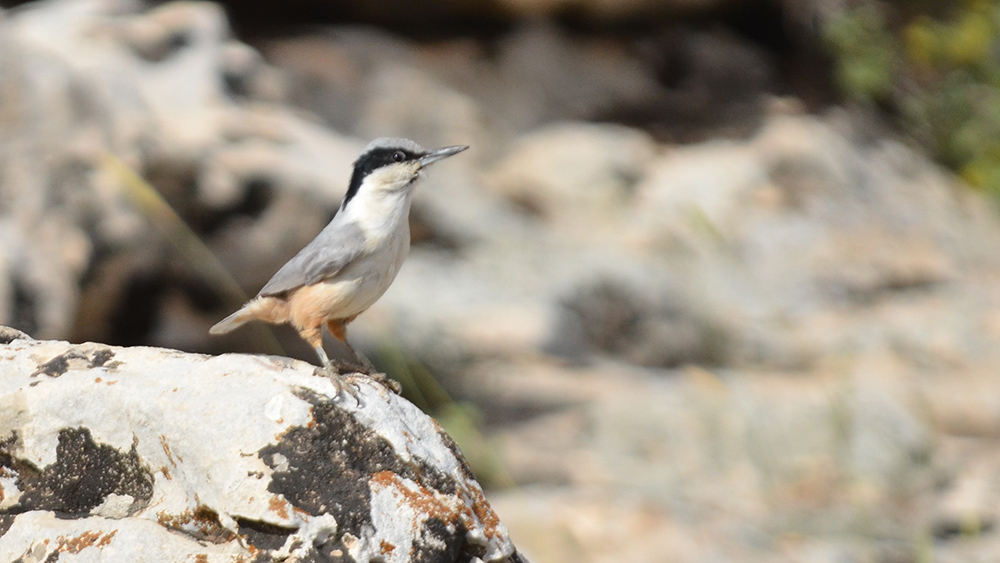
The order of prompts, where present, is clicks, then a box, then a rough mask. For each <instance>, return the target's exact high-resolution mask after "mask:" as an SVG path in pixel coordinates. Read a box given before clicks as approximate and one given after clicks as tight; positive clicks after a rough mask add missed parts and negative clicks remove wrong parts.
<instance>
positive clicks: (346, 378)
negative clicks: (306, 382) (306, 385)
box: [316, 360, 403, 403]
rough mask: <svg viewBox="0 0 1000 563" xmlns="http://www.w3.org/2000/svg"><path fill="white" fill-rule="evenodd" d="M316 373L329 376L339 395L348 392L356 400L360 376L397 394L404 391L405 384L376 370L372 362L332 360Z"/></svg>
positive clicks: (317, 369)
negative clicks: (361, 363) (357, 362)
mask: <svg viewBox="0 0 1000 563" xmlns="http://www.w3.org/2000/svg"><path fill="white" fill-rule="evenodd" d="M316 374H317V375H320V376H326V377H329V378H330V380H331V381H332V382H333V385H334V387H335V388H336V390H337V395H338V396H339V395H343V394H345V393H346V394H347V395H350V396H351V397H352V398H353V399H355V401H357V399H358V397H357V395H358V393H359V392H360V391H361V389H360V387H358V384H357V380H358V379H360V378H367V379H371V380H373V381H375V382H377V383H379V384H381V385H382V386H383V387H385V388H386V389H388V390H390V391H392V392H393V393H395V394H397V395H399V394H401V393H402V392H403V386H402V385H400V383H399V382H398V381H396V380H395V379H391V378H389V376H388V375H386V374H384V373H382V372H380V371H378V370H376V369H375V368H374V367H373V366H371V365H370V364H369V365H368V366H361V365H358V364H355V363H351V362H345V361H343V360H331V361H330V362H329V363H328V364H326V366H324V367H321V368H320V367H318V368H316ZM359 403H360V401H359Z"/></svg>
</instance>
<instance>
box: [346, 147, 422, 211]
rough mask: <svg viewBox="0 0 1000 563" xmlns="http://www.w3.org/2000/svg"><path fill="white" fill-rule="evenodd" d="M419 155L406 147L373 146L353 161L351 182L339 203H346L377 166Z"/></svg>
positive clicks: (410, 158)
mask: <svg viewBox="0 0 1000 563" xmlns="http://www.w3.org/2000/svg"><path fill="white" fill-rule="evenodd" d="M399 155H401V158H399V160H397V157H399ZM421 156H423V154H421V153H416V152H413V151H410V150H407V149H401V148H390V147H379V148H375V149H372V150H370V151H368V152H366V153H364V154H363V155H361V156H359V157H358V159H357V160H356V161H354V173H353V174H351V183H350V184H349V185H348V187H347V193H346V194H344V203H342V204H341V205H344V204H346V203H347V202H348V201H350V200H351V198H353V197H354V196H355V194H357V193H358V189H359V188H361V182H362V181H363V180H364V179H365V176H367V175H369V174H371V173H372V172H374V171H376V170H378V169H379V168H382V167H383V166H388V165H389V164H395V163H397V162H407V161H410V160H416V159H418V158H420V157H421Z"/></svg>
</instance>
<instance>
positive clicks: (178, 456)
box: [0, 334, 519, 562]
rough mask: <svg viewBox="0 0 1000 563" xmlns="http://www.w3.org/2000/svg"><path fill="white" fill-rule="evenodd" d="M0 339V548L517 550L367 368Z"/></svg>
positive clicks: (461, 554) (159, 557)
mask: <svg viewBox="0 0 1000 563" xmlns="http://www.w3.org/2000/svg"><path fill="white" fill-rule="evenodd" d="M7 339H8V340H9V341H8V342H7V343H5V344H3V345H2V346H0V373H2V374H3V375H2V377H0V410H2V412H3V413H4V415H3V417H2V418H0V560H4V561H14V560H19V561H56V560H58V561H95V560H97V559H96V558H98V557H99V558H100V560H101V561H122V562H124V561H129V562H133V561H151V562H152V561H168V560H169V561H180V560H197V561H219V562H222V561H227V562H231V561H317V560H323V561H326V560H331V561H338V560H350V561H359V562H367V561H382V562H405V561H442V562H443V561H470V560H482V561H517V560H519V559H517V558H518V557H519V556H517V554H516V551H515V550H514V547H513V544H512V543H511V541H510V539H509V537H508V535H507V530H506V528H505V527H504V525H503V524H502V523H501V522H500V521H499V519H498V518H497V515H496V514H495V513H494V512H493V510H492V509H491V508H490V506H489V504H488V503H487V502H486V500H485V498H484V496H483V491H482V489H481V488H480V486H479V484H478V483H477V482H476V481H475V478H474V477H473V476H472V473H471V472H470V470H469V467H468V465H467V464H466V463H465V461H464V459H463V458H462V456H461V453H460V452H459V451H458V449H457V447H456V446H455V444H454V442H452V441H451V439H450V438H449V437H448V436H447V435H445V434H444V433H443V432H442V431H441V429H440V427H438V425H437V424H436V423H435V422H434V421H433V420H432V419H431V418H429V417H427V416H426V415H424V414H423V413H421V412H420V411H419V410H418V409H417V408H416V407H414V406H413V405H412V404H411V403H409V402H407V401H406V400H404V399H402V398H400V397H398V396H396V395H395V394H393V393H391V392H389V391H388V390H387V389H385V388H384V387H382V386H381V385H379V384H377V383H374V382H372V381H371V380H370V379H367V378H363V377H358V378H357V379H353V380H352V382H353V383H354V386H355V387H354V388H355V389H356V393H355V396H354V398H351V397H348V396H346V395H340V396H338V395H337V393H336V390H335V388H334V386H333V384H332V382H331V381H330V380H329V379H328V378H325V377H322V376H319V375H314V374H313V369H312V367H311V366H308V365H306V364H304V363H302V362H298V361H294V360H286V359H282V358H275V357H267V356H259V357H251V356H238V355H226V356H219V357H206V356H199V355H192V354H183V353H180V352H175V351H171V350H163V349H156V348H117V347H108V346H103V345H99V344H80V345H71V344H68V343H65V342H58V341H34V340H30V339H26V338H19V337H18V335H16V334H7ZM355 399H356V400H355ZM98 554H99V555H98Z"/></svg>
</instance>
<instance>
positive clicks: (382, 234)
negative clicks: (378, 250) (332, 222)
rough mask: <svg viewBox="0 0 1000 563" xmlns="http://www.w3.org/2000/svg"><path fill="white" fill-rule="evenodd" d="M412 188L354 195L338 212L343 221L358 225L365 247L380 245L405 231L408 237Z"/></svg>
mask: <svg viewBox="0 0 1000 563" xmlns="http://www.w3.org/2000/svg"><path fill="white" fill-rule="evenodd" d="M412 194H413V190H412V188H409V187H408V188H406V189H402V190H397V191H393V192H381V193H375V194H364V195H362V194H358V196H355V197H354V198H353V199H351V201H350V203H349V204H348V205H347V206H346V207H344V209H343V210H341V212H342V213H345V214H346V215H347V217H345V218H346V219H348V220H350V221H351V222H352V223H354V224H356V225H358V227H360V228H361V230H362V231H364V233H365V238H366V239H367V240H368V241H369V245H372V244H381V242H382V241H385V240H386V239H388V238H390V237H398V236H400V233H403V232H405V234H406V236H407V239H408V238H409V228H410V225H409V217H410V199H411V197H412Z"/></svg>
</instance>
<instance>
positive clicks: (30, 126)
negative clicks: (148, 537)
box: [0, 0, 1000, 562]
mask: <svg viewBox="0 0 1000 563" xmlns="http://www.w3.org/2000/svg"><path fill="white" fill-rule="evenodd" d="M373 6H374V5H372V4H371V3H361V2H355V3H349V2H348V3H342V4H338V5H337V7H336V9H335V8H334V7H333V5H332V4H331V5H326V4H320V3H312V2H292V3H288V4H279V3H268V2H247V3H242V2H241V3H231V4H230V5H228V6H227V7H226V8H225V9H224V8H222V7H220V6H219V5H216V4H211V3H165V4H158V5H156V6H153V7H145V6H143V5H141V4H138V3H133V2H127V1H98V0H78V1H70V0H63V1H54V0H48V1H42V2H36V3H29V4H24V5H22V6H20V7H19V8H17V9H14V10H10V11H8V13H7V14H6V16H5V17H4V19H3V20H0V46H2V49H0V81H2V83H3V85H4V88H2V89H0V142H2V143H3V149H4V150H3V151H0V194H2V198H0V232H2V233H3V236H4V240H5V241H7V243H6V244H4V245H2V247H0V324H10V325H13V326H15V327H17V328H20V329H22V330H25V331H27V332H29V333H31V334H32V335H33V336H36V337H39V338H65V339H70V340H73V341H84V340H92V341H99V342H104V343H108V344H119V345H134V344H143V345H155V346H167V347H174V348H180V349H183V350H190V351H201V352H221V351H244V352H254V353H285V354H290V355H294V356H297V357H301V358H304V359H307V360H310V361H311V360H312V352H311V351H310V350H308V349H306V348H305V347H304V345H303V344H302V343H301V342H299V341H298V339H297V338H295V336H294V334H293V333H292V332H291V331H290V330H282V329H279V330H277V331H276V335H277V339H276V340H274V339H273V338H272V337H270V336H268V335H269V333H268V332H267V331H264V330H262V329H259V328H258V329H247V330H245V331H242V332H238V333H235V334H233V335H231V336H229V337H227V338H225V339H210V338H209V337H208V335H207V329H208V327H209V326H211V324H212V323H214V322H215V321H217V320H218V319H219V318H221V316H222V315H224V314H226V313H227V312H229V311H230V310H231V309H232V308H233V307H234V306H235V305H237V304H238V302H239V301H240V300H241V299H242V298H243V295H240V290H242V292H243V293H244V294H246V295H253V294H254V293H256V291H257V290H258V289H259V288H260V286H261V285H262V284H263V283H264V282H265V281H266V280H267V279H268V278H269V276H270V275H271V274H272V273H273V272H274V271H275V269H276V268H278V267H279V266H280V265H281V264H282V263H283V262H284V261H285V260H287V259H288V258H289V257H290V256H291V255H293V254H294V253H295V252H296V251H297V250H298V249H299V248H300V247H301V246H302V245H304V244H305V243H306V242H308V240H310V239H311V238H312V237H313V236H314V235H315V234H316V232H318V231H319V229H320V228H322V226H323V225H324V224H325V223H326V222H327V221H328V220H329V218H330V217H331V215H332V214H333V212H334V211H335V210H336V208H337V205H338V204H339V198H340V195H341V194H342V192H343V190H344V189H345V187H346V182H347V179H348V174H349V169H350V168H349V167H350V163H351V162H352V160H353V159H354V158H355V157H356V155H357V153H358V151H359V150H360V148H361V147H362V146H363V145H364V143H365V142H367V141H368V140H369V139H370V138H372V137H375V136H382V135H399V136H406V137H410V138H413V139H415V140H417V141H418V142H420V143H421V144H423V145H424V146H440V145H446V144H457V143H463V144H469V145H471V146H472V150H470V151H469V152H468V153H467V154H464V155H463V156H462V158H459V159H455V160H454V161H449V164H448V166H442V167H441V168H436V169H434V170H432V171H431V173H430V178H429V181H427V182H426V183H425V184H423V185H422V186H421V187H420V189H419V190H418V192H417V194H416V200H415V202H414V208H413V217H412V224H413V240H414V248H413V250H412V252H411V255H410V258H409V260H408V261H407V263H406V266H405V267H404V268H403V270H402V272H401V274H400V276H399V278H398V279H397V281H396V282H395V284H394V285H393V287H392V289H391V290H390V291H389V292H388V293H387V294H386V295H385V297H384V298H383V299H382V300H381V301H379V303H377V304H376V305H375V306H374V307H373V308H372V309H371V310H370V311H369V313H367V314H366V315H365V316H364V317H362V318H361V319H359V320H358V321H357V322H356V323H355V324H354V325H352V339H354V340H356V341H357V343H358V344H359V345H360V346H361V347H362V348H364V349H366V350H368V351H369V352H370V353H371V354H372V355H373V356H375V358H376V360H378V362H379V363H380V365H383V366H384V367H385V368H386V369H389V370H391V371H392V372H393V375H394V376H396V377H400V378H403V377H404V376H405V377H407V378H409V377H410V376H413V375H414V374H416V373H418V372H420V371H422V370H426V369H429V370H430V371H431V372H432V373H433V374H434V375H435V376H437V377H438V379H439V381H441V383H442V385H443V388H440V387H433V386H432V387H430V388H429V387H428V386H427V383H426V381H425V382H424V383H422V384H420V383H419V381H418V384H417V385H415V386H414V385H412V380H410V382H411V385H410V387H409V388H408V392H409V393H412V394H413V395H411V396H413V397H415V399H414V400H416V401H418V402H421V401H422V402H423V404H424V405H425V406H427V407H428V408H431V409H441V410H438V411H437V412H435V414H437V415H438V416H439V417H440V418H442V420H444V419H446V418H447V417H448V414H447V413H449V412H450V413H454V412H455V409H452V410H449V411H447V412H446V411H445V410H444V406H443V405H451V406H452V407H454V406H455V405H454V403H450V402H449V401H448V400H447V398H442V397H447V396H448V395H451V396H453V397H455V398H456V399H458V400H460V401H462V402H463V405H465V404H472V405H475V407H472V409H473V414H472V416H471V418H472V419H476V420H478V421H479V422H480V426H479V430H478V432H481V433H482V435H485V439H486V442H485V443H486V444H487V445H488V446H489V447H488V448H486V449H487V450H488V452H487V454H485V455H484V456H483V457H481V458H480V459H487V460H488V459H490V458H491V457H492V458H496V457H499V459H500V461H501V464H502V468H498V467H496V466H488V465H483V466H479V467H477V468H476V469H477V474H479V476H480V478H481V479H482V480H484V481H488V480H489V479H490V477H484V476H483V475H484V474H491V475H492V478H493V481H494V483H495V485H496V486H497V487H498V490H495V491H493V492H492V493H491V499H492V500H493V501H494V505H495V507H496V508H497V510H498V512H499V513H500V515H501V517H502V518H503V520H504V522H505V523H507V525H508V526H509V527H510V528H511V532H512V534H513V537H514V539H515V541H516V542H517V544H518V545H519V546H520V547H521V548H523V551H524V552H525V553H526V554H527V556H528V557H529V558H531V559H532V560H534V561H595V562H596V561H612V560H613V561H621V560H626V559H627V560H638V561H711V560H733V561H788V560H795V561H845V560H846V561H867V560H873V561H927V560H932V559H933V560H936V561H956V562H957V561H974V560H981V561H991V560H995V559H998V558H1000V535H998V534H997V533H996V526H997V517H998V513H997V506H998V505H997V491H1000V478H998V477H997V476H998V475H1000V457H998V456H997V455H996V454H995V452H996V451H997V449H996V448H997V446H998V445H1000V443H998V439H1000V400H998V399H997V393H996V390H997V389H1000V375H998V374H1000V346H998V343H1000V308H998V306H1000V289H998V285H997V283H996V282H997V281H998V278H1000V258H998V254H997V253H996V251H995V249H996V248H997V247H998V245H1000V216H998V215H997V210H996V208H995V201H994V200H993V199H990V198H989V197H987V196H985V195H984V194H983V193H981V192H977V191H975V190H973V189H970V187H969V186H967V185H966V184H964V183H962V181H961V180H960V179H959V178H958V177H956V176H954V175H952V174H951V173H950V172H948V171H946V170H945V169H943V168H941V166H940V165H939V164H937V163H935V162H934V161H932V159H931V158H930V157H929V156H928V154H927V153H925V152H923V151H922V150H921V149H919V148H917V147H916V146H915V145H913V144H911V143H910V142H909V140H908V139H907V138H906V137H905V135H903V134H902V133H901V131H900V130H899V129H897V128H896V127H895V126H894V125H893V122H892V121H891V119H887V118H886V117H885V114H880V113H879V109H878V106H875V105H869V106H864V105H860V106H859V105H855V104H851V103H846V102H843V103H842V101H843V100H847V99H852V98H850V96H849V95H848V97H841V96H839V95H838V94H837V93H836V92H835V91H834V90H832V89H831V86H830V85H831V84H833V83H836V81H837V80H838V78H837V76H841V75H839V74H837V73H838V72H844V71H843V69H842V67H841V66H837V65H843V64H844V60H845V59H843V58H842V57H844V56H846V55H845V53H848V51H849V49H845V50H842V51H837V52H835V53H834V54H833V55H825V54H823V53H822V49H823V48H824V47H825V46H827V45H828V43H824V41H828V40H829V38H827V39H824V37H825V36H824V35H823V32H822V31H821V29H818V28H817V26H819V27H822V25H825V24H826V23H827V22H834V23H836V22H841V23H840V24H838V25H846V24H843V21H848V23H850V22H855V23H857V22H860V23H862V24H864V23H866V21H864V20H859V19H858V18H862V17H863V16H862V15H858V14H859V13H856V12H853V11H851V12H843V13H842V12H839V11H837V10H838V8H837V3H825V2H790V1H787V2H777V1H775V2H761V3H752V2H740V1H730V2H718V1H707V2H653V1H643V2H639V1H636V2H556V1H551V0H550V1H547V2H510V1H505V2H489V3H487V2H479V3H475V2H473V3H455V2H440V1H438V2H432V3H428V4H426V5H425V6H424V7H423V8H422V9H419V10H415V11H414V10H413V9H412V8H411V7H410V6H409V5H405V6H404V5H401V4H399V3H389V4H385V5H381V4H380V5H379V7H373ZM977 9H978V8H977ZM992 9H993V12H989V13H993V14H994V15H996V14H997V9H996V7H993V8H992ZM226 10H229V13H230V14H231V15H232V17H233V18H234V19H233V20H232V21H230V20H229V19H228V18H227V15H226ZM845 13H846V14H847V15H848V16H850V18H854V19H849V20H841V19H838V18H839V17H840V16H842V15H843V14H845ZM977 13H978V12H977ZM911 15H912V14H909V12H907V17H910V16H911ZM932 16H933V17H947V14H944V15H942V14H938V13H935V14H932ZM873 17H874V16H873ZM928 17H931V16H928ZM873 21H874V20H873ZM991 21H992V20H991ZM996 21H1000V19H998V20H996ZM996 21H994V23H992V24H990V25H996ZM317 23H323V24H324V25H322V26H320V25H315V24H317ZM868 23H870V22H868ZM876 23H877V22H876ZM925 23H926V22H925ZM926 25H928V26H929V25H930V24H926ZM969 25H972V24H969ZM231 26H234V27H235V28H236V29H240V30H246V37H245V38H246V39H247V40H250V41H252V43H253V46H250V45H248V44H247V43H243V42H241V41H240V38H238V37H236V36H235V35H234V33H233V31H232V29H231ZM931 27H933V26H931ZM823 29H834V31H836V29H841V31H843V29H845V28H843V27H842V28H823ZM846 29H848V30H850V29H853V28H850V27H849V26H848V27H847V28H846ZM864 29H867V28H864ZM934 29H937V28H934ZM838 37H839V38H841V39H843V37H844V36H841V35H835V37H834V39H837V38H838ZM908 37H909V36H908ZM977 37H978V36H977ZM834 44H837V45H845V43H843V42H841V43H837V42H836V41H834ZM872 56H875V55H872ZM838 57H839V58H838ZM970 64H972V63H970ZM864 68H868V67H864ZM836 69H841V70H836ZM857 72H859V73H861V71H857ZM849 76H855V77H857V76H858V75H855V74H850V75H849ZM861 76H862V77H864V76H868V75H866V74H864V73H861ZM990 92H992V91H990ZM888 117H889V118H891V117H892V114H889V115H888ZM977 131H978V129H977ZM976 138H978V137H976ZM945 164H948V162H947V161H945ZM132 171H134V172H135V173H136V174H138V177H139V178H145V179H146V180H148V182H149V183H150V185H151V186H152V187H153V188H154V189H149V188H148V187H145V186H144V184H143V182H142V181H141V180H139V179H138V178H136V177H133V176H131V172H132ZM963 176H965V177H966V178H970V177H971V176H969V174H968V173H966V171H963ZM158 198H162V201H160V200H159V199H158ZM167 205H169V207H168V206H167ZM170 209H173V210H174V211H175V212H176V214H177V217H176V218H174V217H173V216H172V215H171V214H170V211H169V210H170ZM206 248H207V249H208V250H210V251H211V252H207V251H206ZM213 256H214V257H217V259H218V262H213V258H211V257H213ZM226 272H228V273H226ZM230 276H231V277H230ZM234 280H235V281H234ZM461 408H465V409H466V410H468V407H466V406H461V405H460V409H461ZM460 409H459V410H460ZM469 419H470V418H469V417H468V416H466V418H465V419H464V420H469ZM445 423H446V424H447V423H448V422H447V420H446V421H445ZM449 430H450V431H452V433H453V434H454V435H456V437H457V438H458V439H459V440H460V441H461V440H462V438H463V436H462V433H461V432H459V431H456V430H455V429H454V427H452V428H449ZM476 435H477V431H476V430H475V429H473V430H472V431H470V432H469V433H468V435H466V436H465V437H466V439H468V437H469V436H473V437H475V436H476ZM483 444H484V443H483V442H482V440H480V441H476V440H474V439H473V440H471V441H467V442H463V444H462V445H463V448H464V449H465V450H466V453H467V454H468V455H469V457H470V458H472V459H473V461H475V459H477V455H476V452H475V451H474V450H477V449H479V448H481V447H482V446H483ZM484 463H487V462H484ZM504 484H507V485H508V486H507V488H505V489H502V490H500V489H499V487H501V486H502V485H504ZM509 485H516V486H509ZM977 558H978V559H977Z"/></svg>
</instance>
